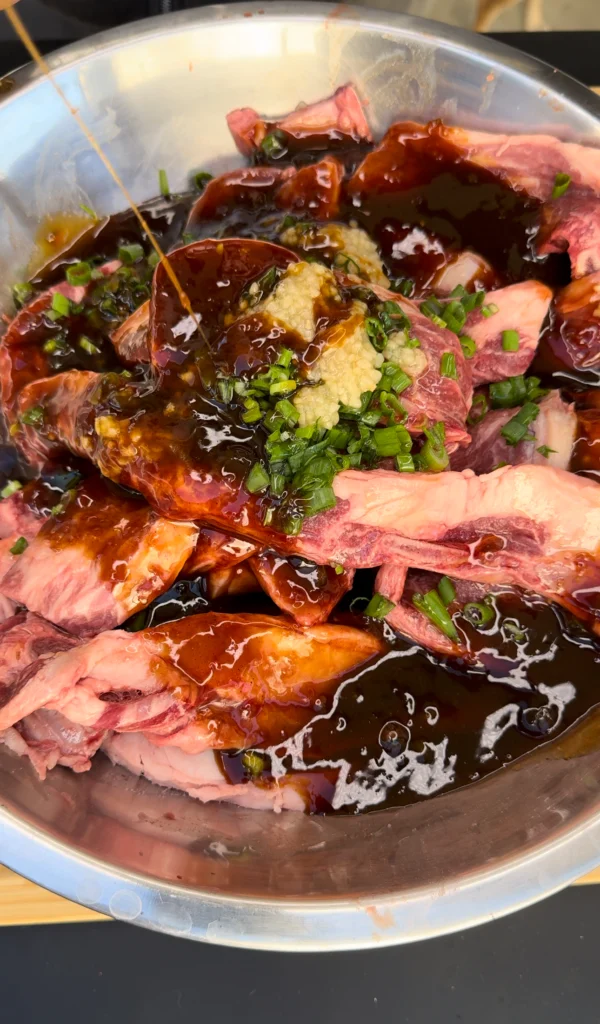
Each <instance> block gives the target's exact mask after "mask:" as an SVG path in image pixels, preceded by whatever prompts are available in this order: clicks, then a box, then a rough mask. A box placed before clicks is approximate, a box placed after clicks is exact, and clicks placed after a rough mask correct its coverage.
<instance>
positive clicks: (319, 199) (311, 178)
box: [275, 156, 344, 220]
mask: <svg viewBox="0 0 600 1024" xmlns="http://www.w3.org/2000/svg"><path fill="white" fill-rule="evenodd" d="M343 178H344V168H343V165H342V164H341V163H340V161H339V160H336V159H335V157H333V156H326V157H324V158H323V160H321V161H320V162H319V163H318V164H309V165H308V166H307V167H300V168H299V170H297V171H296V173H295V174H294V175H293V176H292V177H290V178H288V179H287V180H286V181H283V182H282V184H281V185H280V186H279V188H278V189H277V192H276V193H275V201H276V203H277V206H279V207H281V209H283V210H293V211H294V213H303V214H305V215H306V216H308V217H311V218H313V219H314V220H331V219H332V218H334V217H337V215H338V213H339V209H340V197H341V190H342V180H343Z"/></svg>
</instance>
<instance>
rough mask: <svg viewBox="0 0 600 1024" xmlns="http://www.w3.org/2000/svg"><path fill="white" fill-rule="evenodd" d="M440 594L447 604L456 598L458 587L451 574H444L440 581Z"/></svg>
mask: <svg viewBox="0 0 600 1024" xmlns="http://www.w3.org/2000/svg"><path fill="white" fill-rule="evenodd" d="M438 594H439V595H440V597H441V599H442V601H443V602H444V604H445V605H446V606H447V605H449V604H452V602H453V601H454V600H455V599H456V588H455V586H454V584H453V582H452V580H451V579H450V577H449V576H442V578H441V580H440V582H439V583H438Z"/></svg>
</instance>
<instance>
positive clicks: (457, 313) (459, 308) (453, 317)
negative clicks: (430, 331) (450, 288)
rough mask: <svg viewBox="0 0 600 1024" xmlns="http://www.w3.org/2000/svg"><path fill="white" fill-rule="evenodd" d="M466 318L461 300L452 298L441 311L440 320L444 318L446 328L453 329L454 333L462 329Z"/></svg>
mask: <svg viewBox="0 0 600 1024" xmlns="http://www.w3.org/2000/svg"><path fill="white" fill-rule="evenodd" d="M466 319H467V314H466V311H465V309H464V306H463V304H462V302H459V301H458V299H452V300H451V301H450V302H449V303H448V304H447V305H446V307H445V308H444V312H443V313H442V320H444V322H445V324H446V326H447V327H448V329H449V330H450V331H453V332H454V334H458V332H459V331H461V330H462V328H463V327H464V325H465V320H466Z"/></svg>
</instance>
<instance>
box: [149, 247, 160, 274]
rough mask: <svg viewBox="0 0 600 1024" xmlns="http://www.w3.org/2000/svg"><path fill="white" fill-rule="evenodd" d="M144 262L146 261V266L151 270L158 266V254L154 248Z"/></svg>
mask: <svg viewBox="0 0 600 1024" xmlns="http://www.w3.org/2000/svg"><path fill="white" fill-rule="evenodd" d="M146 262H147V264H148V266H149V267H151V268H152V270H153V269H154V267H156V266H158V264H159V263H160V256H159V255H158V253H157V252H155V250H154V249H153V250H152V252H151V253H150V254H149V256H148V259H147V261H146Z"/></svg>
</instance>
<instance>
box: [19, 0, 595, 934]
mask: <svg viewBox="0 0 600 1024" xmlns="http://www.w3.org/2000/svg"><path fill="white" fill-rule="evenodd" d="M51 64H52V67H53V68H54V71H55V74H56V77H57V80H58V81H59V82H60V85H61V87H62V88H63V89H64V91H65V93H66V95H67V97H68V99H69V102H70V103H71V104H72V105H73V106H75V107H77V109H78V110H79V111H80V113H81V115H82V116H83V118H84V120H85V121H86V122H87V124H88V125H89V126H90V127H91V129H92V130H93V132H94V134H95V135H96V137H97V138H98V139H99V141H100V142H101V143H102V145H103V147H104V148H105V150H106V152H107V153H108V155H109V156H110V159H111V160H112V161H113V163H114V165H115V166H116V167H117V169H118V170H119V172H120V174H121V175H122V177H123V179H124V180H125V182H126V184H127V186H128V188H129V189H130V191H131V192H132V194H133V196H134V198H135V199H136V200H138V201H141V200H144V199H147V198H150V197H151V196H153V195H155V194H156V193H157V191H158V186H157V171H158V168H165V170H166V171H167V175H168V179H169V182H170V184H171V187H172V189H173V190H174V191H176V190H183V189H185V188H186V187H187V182H188V176H189V174H190V172H192V171H195V170H199V169H203V170H208V171H211V172H212V173H218V172H220V171H222V170H225V169H229V168H232V167H234V166H238V165H239V164H240V163H241V158H240V157H239V154H238V153H237V152H236V150H235V148H234V145H233V142H232V140H231V137H230V135H229V132H228V130H227V127H226V123H225V114H226V113H227V112H228V110H230V109H232V108H234V107H237V106H246V105H247V106H253V107H256V108H257V109H258V110H260V111H261V112H265V113H269V114H279V113H283V112H286V111H288V110H291V109H292V108H294V107H295V106H296V105H297V104H298V103H299V102H300V101H305V102H310V101H312V100H316V99H319V98H322V97H324V96H326V95H328V94H330V93H331V92H332V91H333V90H334V89H335V88H336V87H337V86H339V85H341V84H343V83H345V82H348V81H352V82H353V83H354V84H355V85H356V87H357V88H358V91H359V93H360V94H361V96H362V97H363V99H364V100H365V102H366V103H367V111H368V117H369V120H370V122H371V125H372V127H373V130H374V132H375V134H376V136H379V135H380V134H381V133H382V132H383V131H384V130H385V128H386V127H387V126H388V125H389V124H390V123H391V122H392V121H394V120H398V119H403V118H406V119H414V120H417V121H422V120H428V119H430V118H432V117H441V118H442V119H444V120H445V121H446V122H448V123H454V124H458V125H464V126H470V127H476V128H482V129H486V130H494V131H505V130H508V131H511V132H520V133H522V132H525V133H527V132H548V133H551V134H555V135H558V136H560V137H561V138H565V139H573V140H576V141H584V142H590V143H592V144H596V145H600V121H599V117H600V104H599V103H598V100H597V99H596V98H595V97H594V96H593V95H592V94H591V93H589V92H588V91H587V90H586V89H585V88H584V87H582V86H579V85H577V84H576V83H574V82H572V81H571V80H569V79H567V78H565V77H564V76H562V75H559V74H557V73H555V72H553V71H552V69H550V68H547V67H545V66H544V65H541V64H539V63H537V62H535V61H533V60H531V59H529V58H526V57H524V56H522V55H519V54H517V53H515V52H514V51H511V50H509V49H508V48H506V47H502V46H500V45H498V44H496V43H492V42H490V41H489V40H485V39H483V38H480V37H476V36H473V35H470V34H468V33H462V32H459V31H457V30H454V29H451V28H448V27H446V26H443V25H440V24H437V23H435V24H434V23H432V22H425V21H420V20H419V19H414V18H408V17H402V16H399V15H392V14H384V13H381V12H375V11H367V10H361V9H358V8H355V9H349V10H346V11H345V12H342V13H340V9H339V8H333V7H328V6H324V5H319V4H302V3H298V4H294V5H293V7H292V8H289V6H288V5H283V4H272V5H268V6H267V8H266V11H264V10H263V9H261V8H259V7H258V6H257V5H253V4H250V5H244V6H241V5H234V6H227V7H224V8H218V7H215V8H208V9H203V10H200V11H193V12H187V13H183V14H180V15H175V16H171V17H167V18H156V19H151V20H149V21H147V22H143V23H137V24H134V25H131V26H125V27H123V28H121V29H119V30H117V31H114V32H110V33H105V34H103V35H101V36H97V37H95V38H94V39H93V40H91V41H85V42H84V43H82V44H76V45H75V46H73V47H69V48H68V49H67V50H64V51H61V52H60V53H59V54H57V55H55V57H54V58H53V59H52V60H51ZM14 78H15V82H16V88H15V90H14V92H13V93H12V94H9V95H8V96H7V98H6V99H5V100H4V101H3V102H2V104H0V137H1V138H2V140H3V145H2V147H1V149H0V281H1V282H2V293H1V295H0V304H1V303H2V302H3V303H4V304H5V308H8V294H9V287H10V285H11V284H12V282H14V281H15V280H18V279H19V278H20V276H21V274H22V273H24V272H25V268H26V267H27V265H28V261H29V259H30V256H31V252H32V246H33V239H34V238H35V235H36V231H37V229H38V226H39V223H40V220H41V219H42V218H43V217H44V215H46V214H53V213H56V212H58V211H64V210H67V211H69V210H73V211H75V212H77V211H78V210H79V204H81V203H84V204H86V205H89V206H92V207H93V208H94V209H95V210H97V211H100V212H102V213H113V212H116V211H117V210H120V209H123V207H124V205H125V202H124V199H123V197H122V195H121V193H120V191H119V190H118V188H117V186H116V185H115V184H114V182H113V181H112V179H111V178H110V177H109V176H108V174H107V172H106V170H105V169H104V167H103V166H102V164H101V163H100V161H99V160H98V157H97V156H96V155H95V153H94V152H93V151H92V150H91V148H90V146H89V144H88V142H87V141H86V139H85V138H84V137H83V136H82V135H81V133H80V131H79V128H78V127H77V125H76V124H75V122H74V121H73V119H72V118H71V117H70V115H69V113H68V112H67V110H66V109H65V107H64V105H63V104H62V102H61V101H60V99H59V98H58V96H57V95H56V93H55V92H54V91H53V89H52V87H51V85H50V84H49V83H48V82H47V81H45V80H43V79H41V78H40V77H39V75H38V74H37V72H35V70H32V69H31V68H25V69H23V70H22V71H20V72H18V73H16V75H15V76H14ZM599 721H600V719H598V718H597V717H596V716H595V715H594V714H592V715H590V716H588V718H587V719H586V721H585V722H584V723H583V724H581V725H580V726H579V727H577V728H575V729H574V730H572V731H571V732H570V733H569V734H566V735H565V736H564V737H563V738H562V739H560V740H559V741H557V742H555V743H554V744H551V745H549V746H547V747H546V748H543V749H542V750H540V751H538V753H537V754H536V755H534V756H530V757H528V758H527V759H525V760H523V761H521V762H519V763H517V764H515V765H514V767H513V768H511V769H507V770H504V771H502V772H499V773H498V774H496V775H492V776H491V777H489V778H488V779H487V780H486V781H484V782H482V783H480V784H479V785H477V786H473V787H470V788H467V789H463V790H459V791H456V792H453V793H450V794H449V795H447V796H438V797H435V798H432V799H430V800H428V801H425V802H422V803H421V804H418V805H414V806H411V807H410V808H407V809H404V810H400V811H375V812H371V813H369V814H366V815H363V816H346V817H335V818H322V817H319V818H317V817H313V818H309V817H305V816H302V815H297V814H293V813H287V814H286V813H284V814H281V815H274V814H271V813H267V812H252V811H247V810H241V809H238V808H233V807H228V806H226V805H207V806H203V805H201V804H199V803H198V802H195V801H193V800H191V799H190V798H188V797H185V796H183V795H182V794H179V793H175V792H168V791H164V790H161V789H159V788H157V787H154V786H151V785H150V784H149V783H147V782H145V781H144V780H142V779H139V780H138V779H135V778H133V777H132V776H130V775H129V774H127V773H126V772H124V771H122V770H120V769H117V768H114V767H113V766H111V765H110V764H109V763H108V761H106V760H105V759H104V758H103V757H102V756H98V758H97V759H96V763H95V765H94V767H93V769H92V771H91V772H89V773H86V774H83V775H74V774H72V773H71V772H69V771H68V770H66V769H62V768H59V769H55V770H54V771H53V772H51V773H50V776H49V778H48V779H47V780H46V782H44V783H39V782H38V781H37V780H36V779H35V778H34V776H33V773H32V772H31V770H30V769H29V767H28V765H27V764H25V763H24V762H22V761H20V760H18V759H16V758H14V757H13V756H12V755H10V754H8V753H6V752H2V753H0V859H2V860H4V861H5V863H7V864H9V865H10V866H11V867H13V868H15V869H16V870H20V871H21V872H22V873H24V874H27V875H28V876H29V877H32V878H34V879H35V880H36V881H39V882H41V883H42V884H45V885H46V886H48V887H49V888H53V889H55V890H56V891H59V892H61V893H63V894H64V895H67V896H69V897H70V898H72V899H76V900H78V901H79V902H82V903H86V904H88V905H90V906H94V907H96V908H97V909H100V910H104V911H106V912H110V913H112V914H114V915H115V916H117V917H120V918H122V919H124V920H136V921H138V922H139V923H142V924H146V925H148V926H150V927H155V928H160V929H162V930H165V931H170V932H172V933H173V934H181V935H191V936H193V937H197V938H208V939H210V940H212V941H220V942H230V943H238V944H248V945H254V946H273V947H277V948H291V949H316V948H343V947H351V946H366V945H370V944H376V943H378V944H381V943H382V942H383V943H388V942H399V941H407V940H410V939H414V938H420V937H424V936H427V935H431V934H436V933H438V932H441V931H449V930H452V929H454V928H458V927H464V926H465V925H467V924H470V923H476V922H477V921H480V920H485V919H487V918H489V917H490V916H494V915H497V914H500V913H503V912H506V911H508V910H509V909H513V908H514V907H516V906H518V905H523V904H524V903H527V902H531V901H532V900H534V899H537V898H539V897H540V896H541V895H544V894H545V893H548V892H551V891H553V890H554V889H556V888H558V887H560V886H561V885H563V884H566V883H567V882H568V881H569V880H570V879H571V878H573V877H575V876H576V875H577V874H581V873H582V872H583V871H584V870H586V868H588V867H589V866H591V865H592V864H593V863H595V862H596V861H597V860H600V824H599V823H598V822H597V821H596V818H597V816H598V810H599V801H598V792H599V783H600V750H599V749H598V742H597V733H598V722H599Z"/></svg>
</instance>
